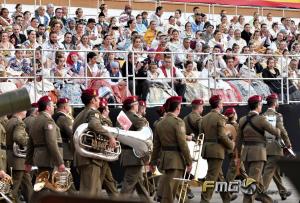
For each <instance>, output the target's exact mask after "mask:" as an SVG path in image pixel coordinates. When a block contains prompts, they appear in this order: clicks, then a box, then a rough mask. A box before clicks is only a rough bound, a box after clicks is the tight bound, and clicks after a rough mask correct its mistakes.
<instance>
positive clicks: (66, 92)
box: [51, 55, 81, 104]
mask: <svg viewBox="0 0 300 203" xmlns="http://www.w3.org/2000/svg"><path fill="white" fill-rule="evenodd" d="M55 63H56V67H55V68H53V69H52V70H51V76H52V77H54V79H53V84H54V86H55V88H56V90H57V91H58V92H59V95H60V97H64V98H69V99H70V101H71V104H81V99H80V96H81V91H80V84H78V83H75V81H73V80H72V79H71V75H70V74H69V69H68V68H67V65H66V59H65V57H64V56H63V55H58V56H57V57H56V59H55Z"/></svg>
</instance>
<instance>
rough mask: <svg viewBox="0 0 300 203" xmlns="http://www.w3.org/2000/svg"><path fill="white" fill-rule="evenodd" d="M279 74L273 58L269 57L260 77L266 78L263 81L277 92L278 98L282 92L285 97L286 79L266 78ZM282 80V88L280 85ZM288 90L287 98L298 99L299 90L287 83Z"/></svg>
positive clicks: (299, 96) (299, 98)
mask: <svg viewBox="0 0 300 203" xmlns="http://www.w3.org/2000/svg"><path fill="white" fill-rule="evenodd" d="M279 76H280V72H279V70H278V69H277V68H275V60H274V58H269V59H268V60H267V68H265V69H264V70H263V72H262V77H263V78H267V79H265V80H264V82H265V83H266V84H267V85H268V86H269V87H270V89H271V91H272V92H274V93H276V94H278V95H279V98H280V97H281V95H282V93H283V94H284V96H285V97H284V98H285V99H286V92H287V84H286V80H283V81H281V80H268V78H271V79H272V78H278V77H279ZM281 82H283V88H281V87H282V85H281ZM288 88H289V89H288V90H289V98H290V100H292V101H295V100H300V91H299V90H297V88H296V87H295V86H294V85H293V84H292V83H289V86H288Z"/></svg>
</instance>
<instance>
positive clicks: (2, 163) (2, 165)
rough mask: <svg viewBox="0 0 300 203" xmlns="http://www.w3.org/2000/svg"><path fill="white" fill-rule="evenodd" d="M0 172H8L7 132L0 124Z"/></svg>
mask: <svg viewBox="0 0 300 203" xmlns="http://www.w3.org/2000/svg"><path fill="white" fill-rule="evenodd" d="M0 145H1V146H0V170H3V171H6V130H5V128H4V127H3V125H2V124H1V123H0Z"/></svg>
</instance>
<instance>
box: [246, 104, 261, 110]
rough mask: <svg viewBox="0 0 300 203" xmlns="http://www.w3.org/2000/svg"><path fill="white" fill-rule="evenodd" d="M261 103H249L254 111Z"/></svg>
mask: <svg viewBox="0 0 300 203" xmlns="http://www.w3.org/2000/svg"><path fill="white" fill-rule="evenodd" d="M258 104H259V102H253V103H248V106H249V108H250V110H251V111H252V110H254V109H256V108H257V107H258Z"/></svg>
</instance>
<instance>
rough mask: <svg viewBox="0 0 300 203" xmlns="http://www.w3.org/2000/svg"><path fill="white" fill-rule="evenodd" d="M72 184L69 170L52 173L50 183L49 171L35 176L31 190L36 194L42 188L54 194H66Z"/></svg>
mask: <svg viewBox="0 0 300 203" xmlns="http://www.w3.org/2000/svg"><path fill="white" fill-rule="evenodd" d="M72 183H73V178H72V174H71V172H70V170H69V169H66V170H65V171H63V172H58V171H54V172H53V173H52V175H51V181H50V173H49V171H44V172H41V173H40V174H39V175H38V176H37V178H36V181H35V184H34V187H33V190H34V191H35V192H38V191H41V190H42V189H43V188H48V189H49V190H52V191H54V192H66V191H68V190H69V189H70V187H71V185H72Z"/></svg>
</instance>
